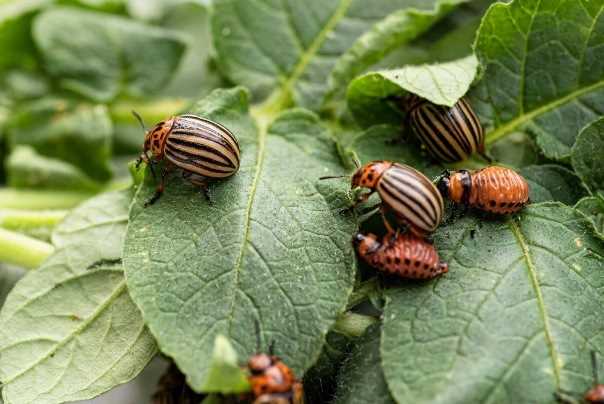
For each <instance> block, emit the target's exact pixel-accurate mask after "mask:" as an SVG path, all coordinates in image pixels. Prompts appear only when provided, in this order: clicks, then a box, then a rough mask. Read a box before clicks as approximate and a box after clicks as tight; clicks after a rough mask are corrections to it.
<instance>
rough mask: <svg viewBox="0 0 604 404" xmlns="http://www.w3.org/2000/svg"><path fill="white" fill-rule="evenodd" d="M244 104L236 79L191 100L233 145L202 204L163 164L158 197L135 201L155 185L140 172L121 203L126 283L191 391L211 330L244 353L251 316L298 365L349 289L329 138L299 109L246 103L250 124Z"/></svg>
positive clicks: (265, 339) (345, 229)
mask: <svg viewBox="0 0 604 404" xmlns="http://www.w3.org/2000/svg"><path fill="white" fill-rule="evenodd" d="M247 108H248V106H247V93H246V92H245V91H244V90H242V89H241V88H236V89H231V90H216V91H214V92H213V93H211V94H210V95H209V96H208V97H206V98H205V99H204V100H202V101H201V102H199V103H198V104H197V106H196V107H195V108H193V111H191V112H193V113H196V114H198V115H200V116H204V117H207V118H209V119H211V120H214V121H216V122H219V123H221V124H223V125H225V126H226V127H228V128H229V129H230V130H231V131H232V132H233V133H234V134H235V135H236V136H237V137H238V139H239V142H240V144H241V153H242V161H241V167H240V170H239V172H237V174H235V175H234V176H233V177H231V178H228V179H225V180H223V181H216V182H214V183H212V185H211V188H210V194H211V195H212V200H213V203H212V204H211V205H209V204H208V203H207V201H206V200H205V199H204V198H203V196H201V195H200V193H199V191H198V190H197V189H195V188H194V187H193V186H192V185H191V184H189V183H187V182H185V181H182V179H180V175H172V176H170V177H169V178H168V180H167V183H166V190H165V192H164V194H163V196H162V197H161V198H160V199H159V201H158V202H157V203H155V204H154V205H152V206H150V207H147V208H143V204H144V202H145V201H147V200H148V199H149V198H150V197H151V195H152V194H153V193H154V191H155V184H154V183H153V181H152V179H150V177H151V176H147V177H148V178H149V179H148V182H147V183H146V184H144V185H143V186H142V188H141V189H140V190H139V192H138V193H137V195H136V197H135V200H134V203H133V205H132V209H131V213H130V224H129V227H128V229H129V230H128V235H127V238H126V243H125V248H124V267H125V270H126V276H127V280H128V288H129V291H130V294H131V296H132V298H133V300H134V301H135V302H136V303H137V304H138V305H139V307H140V308H141V309H142V312H143V316H144V318H145V321H146V323H147V324H148V325H149V328H150V329H151V331H152V332H153V334H154V335H155V337H156V338H157V340H158V342H159V345H160V347H161V350H162V351H163V352H164V353H165V354H167V355H169V356H171V357H172V358H173V359H174V361H175V362H176V363H177V365H178V367H179V368H180V369H181V370H182V371H183V373H185V374H186V375H187V377H188V381H189V384H190V385H191V386H192V387H193V388H194V389H196V390H200V389H201V386H202V384H203V381H204V380H205V377H206V375H207V372H208V367H207V364H208V362H209V360H210V358H211V355H212V349H213V343H214V338H215V337H216V335H218V334H223V335H225V336H226V337H228V338H229V340H230V341H231V342H232V343H233V345H234V347H235V349H236V350H237V353H238V355H239V357H241V358H247V357H249V356H250V355H251V354H252V353H254V352H256V351H257V347H256V344H255V338H253V337H252V338H250V336H253V335H254V332H255V331H254V330H255V327H254V323H255V322H256V321H257V322H258V323H259V324H260V329H261V333H260V334H261V335H260V337H261V340H262V343H261V350H266V349H268V346H269V343H270V342H271V341H274V342H275V349H276V352H277V354H278V355H279V356H281V357H282V358H283V360H284V361H285V363H287V364H288V366H290V367H291V368H292V369H293V370H294V372H295V373H296V374H297V375H298V376H301V375H303V373H304V371H305V370H306V369H308V368H309V367H310V366H311V365H312V364H313V363H314V362H315V361H316V360H317V358H318V356H319V354H320V352H321V347H322V345H323V343H324V339H325V334H326V333H327V331H328V330H329V329H330V328H331V326H332V325H333V323H334V322H335V320H336V318H337V315H338V314H339V313H341V312H342V311H343V310H344V308H345V306H346V302H347V299H348V295H349V294H350V292H351V290H352V284H353V278H354V274H353V266H352V262H353V251H352V246H351V243H350V237H351V234H352V232H353V231H354V222H353V219H352V217H351V216H346V215H341V214H339V213H338V210H339V209H341V208H342V207H343V206H344V205H345V204H348V203H350V201H349V199H348V196H347V192H346V191H347V188H348V187H347V186H338V184H337V182H336V183H334V182H330V181H318V178H319V177H321V176H324V175H328V174H336V175H337V174H340V173H342V168H341V167H340V165H339V164H338V163H337V160H338V159H337V154H336V148H335V145H334V144H333V143H332V141H331V139H330V138H329V136H328V133H327V132H326V131H325V129H324V128H323V127H322V126H321V125H320V124H319V120H318V118H317V117H316V115H314V114H312V113H310V112H308V111H304V110H291V111H286V112H283V113H282V114H281V115H279V116H278V117H277V118H276V120H275V121H273V116H272V115H268V114H266V113H263V112H259V111H254V113H255V115H254V117H255V118H256V119H257V122H258V123H259V125H260V127H256V125H255V123H254V121H253V120H252V118H251V117H250V116H249V115H248V113H247ZM270 122H272V123H270ZM268 123H270V124H268ZM293 335H295V336H296V338H295V339H294V338H292V337H291V336H293Z"/></svg>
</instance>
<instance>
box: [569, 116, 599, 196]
mask: <svg viewBox="0 0 604 404" xmlns="http://www.w3.org/2000/svg"><path fill="white" fill-rule="evenodd" d="M603 151H604V118H600V119H599V120H597V121H595V122H593V123H592V124H590V125H588V126H587V127H585V128H584V129H583V130H582V131H581V133H579V136H577V141H576V142H575V144H574V146H573V148H572V164H573V168H574V169H575V171H576V172H577V175H579V177H581V179H582V180H583V183H584V184H585V185H586V186H587V187H588V188H589V189H590V190H592V191H593V192H596V191H599V190H602V191H604V159H603V158H602V153H603Z"/></svg>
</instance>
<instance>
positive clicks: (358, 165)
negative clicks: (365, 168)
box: [352, 155, 361, 169]
mask: <svg viewBox="0 0 604 404" xmlns="http://www.w3.org/2000/svg"><path fill="white" fill-rule="evenodd" d="M352 162H353V163H354V166H355V167H356V168H357V169H358V168H361V162H360V161H359V159H358V157H357V156H356V155H355V156H354V157H353V158H352Z"/></svg>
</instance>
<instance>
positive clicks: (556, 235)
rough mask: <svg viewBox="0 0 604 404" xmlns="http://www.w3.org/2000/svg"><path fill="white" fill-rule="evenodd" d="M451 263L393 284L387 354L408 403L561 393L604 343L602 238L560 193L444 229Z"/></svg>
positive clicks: (584, 378)
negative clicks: (556, 199)
mask: <svg viewBox="0 0 604 404" xmlns="http://www.w3.org/2000/svg"><path fill="white" fill-rule="evenodd" d="M435 242H436V243H435V244H436V246H437V248H438V249H439V252H440V254H441V257H442V258H443V259H445V260H446V261H448V262H449V273H447V274H446V275H444V276H443V277H441V278H439V279H437V280H435V281H432V282H425V283H409V284H406V285H405V286H404V287H398V288H392V289H390V290H389V291H387V292H386V294H387V303H386V307H385V312H384V325H383V332H382V344H381V353H382V363H383V367H384V373H385V375H386V380H387V382H388V386H389V387H390V390H391V391H392V393H393V395H394V397H395V398H396V400H397V401H399V402H431V403H449V404H451V403H453V404H455V403H469V402H493V403H512V402H518V403H520V402H522V403H525V402H539V403H553V402H555V400H554V396H553V393H554V392H555V391H556V390H557V389H566V390H570V391H579V392H581V391H585V390H586V389H587V388H588V387H589V386H591V383H592V380H591V371H590V369H591V366H590V359H589V352H590V350H596V351H599V352H600V354H601V353H602V352H604V340H603V339H602V322H601V321H600V320H599V317H600V313H601V312H602V310H603V309H604V295H602V288H603V287H604V278H603V277H602V271H603V270H604V267H603V266H602V260H603V257H604V242H603V241H602V240H601V239H599V238H597V237H596V236H595V233H594V231H593V228H592V226H591V223H589V222H588V221H587V220H586V219H584V218H582V217H580V216H579V215H578V214H577V212H576V211H575V210H574V209H572V208H570V207H567V206H564V205H562V204H560V203H544V204H536V205H532V206H530V207H528V208H525V209H524V210H523V211H522V212H521V213H520V214H518V215H515V216H512V217H509V218H502V219H500V220H494V219H490V220H485V219H480V220H479V219H478V218H475V217H471V216H466V217H464V218H463V219H461V220H459V221H457V222H455V223H454V224H452V225H450V226H446V227H444V228H441V229H439V231H437V233H436V240H435Z"/></svg>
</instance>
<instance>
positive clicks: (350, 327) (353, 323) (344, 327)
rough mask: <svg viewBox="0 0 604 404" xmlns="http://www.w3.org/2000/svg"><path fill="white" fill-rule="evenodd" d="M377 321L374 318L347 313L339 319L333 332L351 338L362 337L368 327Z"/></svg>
mask: <svg viewBox="0 0 604 404" xmlns="http://www.w3.org/2000/svg"><path fill="white" fill-rule="evenodd" d="M377 321H378V319H377V318H375V317H372V316H366V315H363V314H357V313H352V312H346V313H344V314H342V315H340V316H339V317H338V319H337V320H336V323H335V325H334V326H333V331H335V332H337V333H340V334H344V335H347V336H349V337H360V336H361V335H363V333H364V332H365V330H366V329H367V327H369V326H370V325H372V324H374V323H376V322H377Z"/></svg>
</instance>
